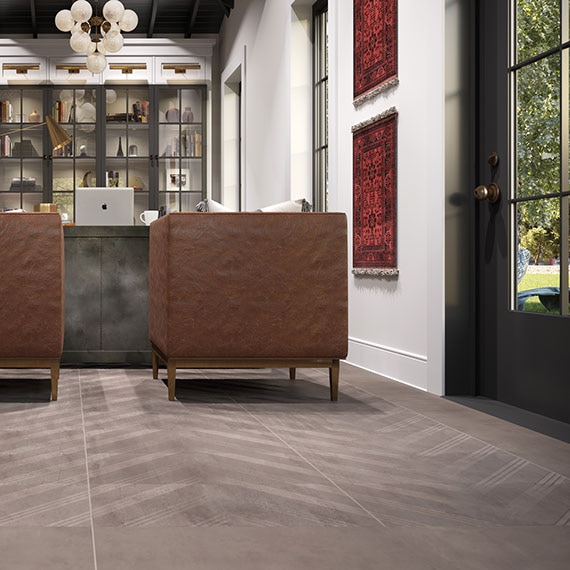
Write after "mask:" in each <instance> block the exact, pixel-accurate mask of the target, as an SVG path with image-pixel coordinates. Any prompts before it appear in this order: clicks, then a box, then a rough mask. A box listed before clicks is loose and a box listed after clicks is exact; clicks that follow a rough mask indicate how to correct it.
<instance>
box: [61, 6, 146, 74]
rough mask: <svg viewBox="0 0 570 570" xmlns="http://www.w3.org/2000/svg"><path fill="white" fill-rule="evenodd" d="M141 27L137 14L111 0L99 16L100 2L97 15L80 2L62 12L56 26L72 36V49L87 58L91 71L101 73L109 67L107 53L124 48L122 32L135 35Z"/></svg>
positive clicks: (70, 41) (96, 8)
mask: <svg viewBox="0 0 570 570" xmlns="http://www.w3.org/2000/svg"><path fill="white" fill-rule="evenodd" d="M138 23H139V18H138V16H137V15H136V13H135V12H134V11H133V10H126V9H125V7H124V6H123V4H122V3H121V2H119V0H109V2H107V3H106V4H105V5H104V6H103V15H102V16H99V2H98V0H96V1H95V15H93V8H92V7H91V4H90V3H89V2H87V0H76V2H74V3H73V4H72V5H71V9H70V10H60V11H59V12H58V13H57V14H56V16H55V25H56V27H57V29H58V30H60V31H61V32H71V39H70V40H69V45H70V46H71V49H72V50H73V51H76V52H78V53H84V54H86V55H87V69H88V70H89V71H90V72H91V73H101V72H102V71H103V70H104V69H105V68H106V67H107V58H106V57H105V54H106V53H107V52H109V53H114V52H117V51H119V50H120V49H121V48H122V47H123V41H124V40H123V36H122V34H121V32H132V31H133V30H134V29H135V28H136V27H137V24H138Z"/></svg>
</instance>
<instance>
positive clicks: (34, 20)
mask: <svg viewBox="0 0 570 570" xmlns="http://www.w3.org/2000/svg"><path fill="white" fill-rule="evenodd" d="M30 16H31V18H32V37H33V38H37V37H38V19H37V17H36V0H30Z"/></svg>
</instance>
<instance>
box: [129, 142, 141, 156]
mask: <svg viewBox="0 0 570 570" xmlns="http://www.w3.org/2000/svg"><path fill="white" fill-rule="evenodd" d="M138 154H139V147H138V146H137V145H136V144H131V145H129V156H138Z"/></svg>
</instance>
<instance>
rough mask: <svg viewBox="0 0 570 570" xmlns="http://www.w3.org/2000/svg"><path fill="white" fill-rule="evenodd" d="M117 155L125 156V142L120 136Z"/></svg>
mask: <svg viewBox="0 0 570 570" xmlns="http://www.w3.org/2000/svg"><path fill="white" fill-rule="evenodd" d="M117 156H125V153H124V152H123V143H122V141H121V137H119V148H118V149H117Z"/></svg>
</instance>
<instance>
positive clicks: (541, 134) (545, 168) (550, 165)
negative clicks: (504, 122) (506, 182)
mask: <svg viewBox="0 0 570 570" xmlns="http://www.w3.org/2000/svg"><path fill="white" fill-rule="evenodd" d="M516 81H517V83H516V94H517V110H516V112H517V116H516V127H517V128H516V139H515V140H516V142H517V153H516V157H517V165H516V166H517V185H516V187H515V195H516V197H517V198H521V197H529V196H542V195H544V194H552V193H554V192H559V191H560V56H559V55H558V54H556V55H553V56H550V57H547V58H544V59H541V60H539V61H537V62H535V63H533V64H530V65H528V66H526V67H523V68H522V69H520V70H519V71H518V72H517V76H516Z"/></svg>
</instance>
